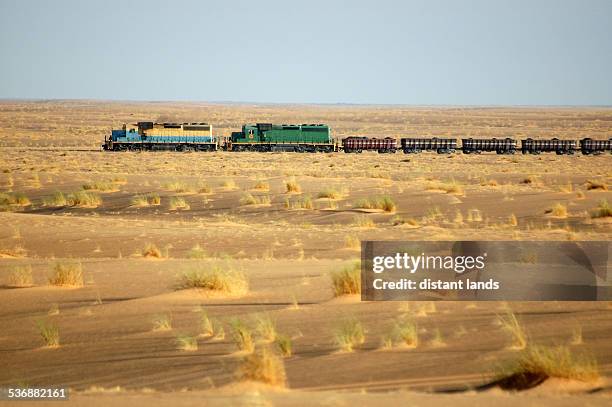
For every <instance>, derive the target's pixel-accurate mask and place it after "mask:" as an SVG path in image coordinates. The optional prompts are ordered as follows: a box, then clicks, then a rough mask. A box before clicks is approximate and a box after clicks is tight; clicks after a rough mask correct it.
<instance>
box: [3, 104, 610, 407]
mask: <svg viewBox="0 0 612 407" xmlns="http://www.w3.org/2000/svg"><path fill="white" fill-rule="evenodd" d="M138 120H154V121H177V122H181V121H189V122H192V121H197V122H209V123H212V124H213V129H214V132H215V133H216V134H218V135H220V136H229V134H230V133H231V131H235V130H237V129H239V128H240V126H241V125H242V124H243V123H253V122H273V123H327V124H329V125H330V126H331V127H332V129H333V132H334V135H335V136H336V137H338V138H341V137H344V136H348V135H366V136H392V137H397V138H400V137H406V136H416V135H420V136H426V137H428V136H455V137H458V138H461V137H462V136H471V137H514V138H516V139H520V138H525V137H534V138H551V137H558V138H564V139H581V138H583V137H593V138H601V139H607V138H609V137H611V136H612V109H609V108H535V107H533V108H502V107H489V108H476V107H474V108H460V107H447V108H444V107H401V106H351V105H325V106H315V105H256V104H214V103H178V102H155V103H153V102H151V103H144V102H139V103H136V102H103V101H15V100H6V101H2V102H0V193H1V194H2V195H0V196H1V198H2V199H1V202H0V204H1V212H0V321H1V322H0V323H1V326H2V329H0V387H9V386H37V387H38V386H63V387H68V388H70V389H71V395H70V398H71V401H72V403H74V404H79V405H108V404H109V403H113V404H118V405H128V404H129V405H134V404H142V405H145V404H149V403H151V402H156V401H157V402H166V403H172V404H173V405H196V404H200V403H201V402H202V401H203V400H204V401H206V403H207V404H209V405H245V404H246V405H313V404H325V405H347V404H349V403H352V404H357V405H365V404H375V405H378V404H380V405H388V404H391V403H393V404H399V403H410V402H412V403H415V404H418V405H445V404H449V403H452V404H456V405H474V404H482V405H490V404H492V403H496V404H499V405H515V404H517V403H519V402H520V403H528V404H531V405H542V404H551V405H576V404H590V405H609V404H610V402H612V400H611V398H610V395H611V394H612V392H611V389H612V387H611V382H610V376H611V375H612V341H611V340H610V338H611V337H612V306H611V304H610V302H605V301H599V302H444V301H439V302H434V301H430V302H362V301H360V297H359V296H358V295H356V294H349V295H337V294H338V293H336V292H335V291H334V286H333V284H332V280H333V276H334V273H335V272H336V273H337V272H338V271H339V270H342V269H343V268H344V269H345V270H351V269H352V267H353V265H354V263H355V261H356V260H359V256H360V251H359V250H360V243H359V242H360V241H362V240H526V241H529V240H570V241H582V240H600V241H601V240H603V241H609V240H610V237H611V236H612V216H611V215H610V207H609V204H608V202H612V192H611V191H610V188H611V187H612V185H611V184H612V156H611V155H609V154H604V155H599V156H589V157H586V156H582V155H581V154H579V153H578V154H576V155H574V156H557V155H548V154H542V155H538V156H530V155H527V156H523V155H521V154H516V155H504V156H499V155H495V154H482V155H463V154H459V153H457V154H452V155H437V154H433V153H423V154H418V155H405V154H403V153H397V154H376V153H363V154H359V155H355V154H343V153H335V154H299V153H267V154H266V153H232V152H224V151H219V152H215V153H177V152H142V153H137V152H121V153H111V152H103V151H101V148H100V145H101V143H102V141H103V139H104V136H105V135H108V134H109V133H110V129H111V128H112V127H114V128H118V127H120V126H121V124H122V123H124V122H128V123H131V122H135V121H138ZM211 270H212V271H213V272H215V273H219V274H220V275H223V274H224V273H229V274H230V275H232V276H233V277H235V278H237V279H238V280H239V281H237V282H236V284H235V285H236V286H235V287H233V286H232V287H230V289H228V290H209V289H205V288H203V287H202V286H201V284H197V283H198V281H197V279H198V277H199V276H200V274H198V273H206V272H210V271H211ZM63 272H68V273H73V272H74V273H76V274H77V275H78V276H77V277H78V278H77V281H76V284H70V283H71V281H67V282H66V281H64V283H62V281H60V280H61V278H59V279H58V277H61V276H62V273H63ZM64 277H65V276H64ZM347 326H349V328H347ZM398 327H400V328H402V327H403V328H406V330H402V329H399V332H401V333H403V334H405V333H406V331H410V329H412V330H413V331H414V332H412V334H411V336H410V338H412V339H411V340H412V342H411V343H408V341H406V340H405V339H406V337H407V335H399V337H398V335H397V332H398ZM351 335H352V338H353V339H354V340H353V341H352V342H351V341H350V340H349V341H348V342H349V343H350V344H349V345H348V346H347V337H350V336H351ZM349 339H350V338H349ZM531 346H544V347H551V348H552V347H561V348H562V349H563V351H564V352H566V354H569V355H570V356H571V357H576V358H580V357H582V355H587V356H588V358H589V360H590V361H592V362H593V363H592V364H591V365H589V366H590V367H591V368H592V369H593V370H596V372H597V374H596V375H590V376H589V379H588V380H576V379H575V378H554V377H553V378H549V379H547V380H544V381H543V382H542V383H539V385H537V386H533V387H531V388H530V389H528V390H524V391H515V390H507V389H504V388H501V387H500V386H497V385H495V383H496V380H497V379H498V378H499V372H500V371H501V370H500V369H502V368H501V367H500V366H503V365H504V364H506V363H510V362H512V361H513V360H517V359H518V358H520V357H521V355H522V354H523V352H525V351H526V350H528V349H530V347H531ZM264 350H267V351H268V352H270V353H271V354H273V356H272V357H273V361H274V363H273V366H272V368H271V371H273V372H274V380H272V382H273V383H258V382H257V381H256V380H255V381H253V380H250V379H252V378H253V377H255V378H256V376H257V375H253V376H252V377H250V376H249V375H248V374H246V375H245V373H244V372H245V364H248V361H249V360H250V359H249V358H250V357H251V355H257V354H259V353H260V352H262V351H264ZM585 357H586V356H585ZM595 363H596V366H595V367H593V365H594V364H595ZM264 364H265V363H264ZM502 370H503V369H502ZM591 376H592V377H591ZM43 404H44V403H43ZM37 405H38V404H37ZM53 405H55V404H53Z"/></svg>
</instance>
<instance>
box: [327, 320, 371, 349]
mask: <svg viewBox="0 0 612 407" xmlns="http://www.w3.org/2000/svg"><path fill="white" fill-rule="evenodd" d="M334 339H335V341H336V345H338V347H339V348H340V350H342V351H345V352H352V351H353V350H354V348H355V347H356V346H359V345H361V344H363V343H364V342H365V332H364V329H363V325H361V322H360V321H359V320H358V319H357V318H354V317H350V318H346V319H343V320H342V321H340V322H339V323H338V325H337V327H336V328H335V329H334Z"/></svg>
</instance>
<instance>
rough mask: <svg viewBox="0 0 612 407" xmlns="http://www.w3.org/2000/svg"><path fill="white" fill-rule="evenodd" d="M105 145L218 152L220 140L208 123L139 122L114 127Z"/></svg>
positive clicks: (117, 148)
mask: <svg viewBox="0 0 612 407" xmlns="http://www.w3.org/2000/svg"><path fill="white" fill-rule="evenodd" d="M102 148H103V149H104V150H108V151H139V150H170V151H215V150H217V148H218V140H217V138H216V137H215V136H213V134H212V126H211V125H210V124H208V123H154V122H138V123H136V124H131V125H127V124H124V125H123V128H122V129H120V130H112V132H111V135H110V137H108V138H106V137H105V138H104V144H103V145H102Z"/></svg>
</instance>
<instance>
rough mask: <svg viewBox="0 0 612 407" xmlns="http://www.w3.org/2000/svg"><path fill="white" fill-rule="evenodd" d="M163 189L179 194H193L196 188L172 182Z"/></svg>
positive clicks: (183, 183)
mask: <svg viewBox="0 0 612 407" xmlns="http://www.w3.org/2000/svg"><path fill="white" fill-rule="evenodd" d="M163 188H164V189H165V190H168V191H172V192H176V193H177V194H185V193H193V192H194V191H195V187H194V186H193V185H188V184H186V183H185V182H182V181H171V182H168V183H166V184H164V185H163Z"/></svg>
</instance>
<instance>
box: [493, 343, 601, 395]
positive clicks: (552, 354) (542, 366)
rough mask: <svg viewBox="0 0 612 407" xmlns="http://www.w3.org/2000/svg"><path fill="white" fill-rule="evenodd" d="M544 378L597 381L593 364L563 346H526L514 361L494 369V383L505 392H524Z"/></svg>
mask: <svg viewBox="0 0 612 407" xmlns="http://www.w3.org/2000/svg"><path fill="white" fill-rule="evenodd" d="M548 378H560V379H568V380H578V381H582V382H594V381H596V380H597V379H599V368H598V366H597V361H596V360H595V359H594V358H593V357H591V356H588V355H585V354H582V355H575V354H572V352H571V351H570V349H569V348H567V347H565V346H557V347H544V346H535V345H534V346H530V347H528V348H527V349H525V350H524V351H523V352H521V354H520V355H519V356H518V358H517V359H516V360H515V361H512V362H510V363H507V364H506V365H502V366H500V367H499V368H498V372H497V380H496V383H497V384H498V385H499V386H500V387H501V388H503V389H507V390H525V389H529V388H532V387H535V386H537V385H539V384H540V383H542V382H543V381H545V380H546V379H548Z"/></svg>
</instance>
